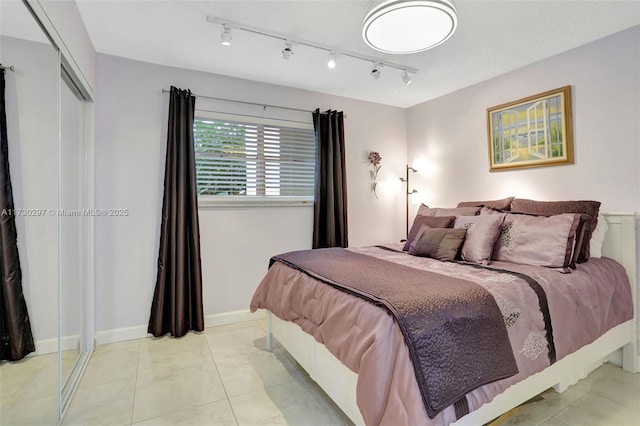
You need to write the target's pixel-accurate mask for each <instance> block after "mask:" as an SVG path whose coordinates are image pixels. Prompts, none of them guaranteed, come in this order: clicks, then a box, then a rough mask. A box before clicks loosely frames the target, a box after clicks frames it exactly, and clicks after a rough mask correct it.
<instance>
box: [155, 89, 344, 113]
mask: <svg viewBox="0 0 640 426" xmlns="http://www.w3.org/2000/svg"><path fill="white" fill-rule="evenodd" d="M162 93H171V90H167V89H162ZM192 95H193V96H195V97H196V98H205V99H213V100H216V101H224V102H235V103H238V104H245V105H255V106H261V107H262V109H263V110H266V109H267V108H279V109H288V110H290V111H300V112H310V113H313V112H314V111H309V110H306V109H300V108H291V107H285V106H280V105H270V104H261V103H258V102H248V101H239V100H237V99H227V98H216V97H214V96H205V95H198V94H196V93H192ZM344 118H347V114H344Z"/></svg>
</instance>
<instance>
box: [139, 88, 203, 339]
mask: <svg viewBox="0 0 640 426" xmlns="http://www.w3.org/2000/svg"><path fill="white" fill-rule="evenodd" d="M169 96H170V100H169V129H168V131H167V157H166V165H165V172H164V198H163V201H162V225H161V230H160V250H159V253H158V277H157V280H156V289H155V293H154V295H153V303H152V305H151V318H150V319H149V329H148V331H149V333H151V334H153V335H154V336H156V337H158V336H162V335H164V334H167V333H171V335H172V336H175V337H180V336H184V335H185V334H186V333H187V332H188V331H189V330H195V331H202V330H204V314H203V308H202V269H201V266H200V228H199V226H198V194H197V191H196V176H195V153H194V147H193V114H194V109H195V103H196V98H195V96H193V95H192V94H191V91H189V90H180V89H177V88H175V87H173V86H172V87H171V93H170V95H169Z"/></svg>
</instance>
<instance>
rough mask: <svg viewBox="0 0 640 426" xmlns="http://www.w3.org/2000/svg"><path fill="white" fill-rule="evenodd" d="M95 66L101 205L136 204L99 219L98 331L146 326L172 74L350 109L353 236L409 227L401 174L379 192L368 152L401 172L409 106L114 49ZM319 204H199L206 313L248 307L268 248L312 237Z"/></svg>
mask: <svg viewBox="0 0 640 426" xmlns="http://www.w3.org/2000/svg"><path fill="white" fill-rule="evenodd" d="M97 71H98V72H97V85H96V89H97V90H96V93H97V98H96V193H95V197H96V207H98V208H127V209H129V211H130V214H129V216H127V217H117V218H116V217H114V218H98V219H97V221H96V329H97V331H98V334H102V335H104V334H105V333H108V332H110V331H113V330H114V329H122V328H127V327H134V328H135V330H134V332H133V333H132V334H128V336H130V337H136V336H137V335H139V334H140V332H141V330H145V331H146V325H147V323H148V320H149V312H150V305H151V298H152V295H153V290H154V287H155V279H156V270H157V256H158V238H159V227H160V210H161V207H162V189H163V188H162V186H163V177H164V157H165V151H166V128H167V114H168V103H169V98H168V95H167V94H162V93H161V90H162V89H168V88H169V87H170V86H171V85H174V86H176V87H180V88H183V89H186V88H189V89H191V90H192V92H193V93H195V94H201V95H208V96H215V97H222V98H231V99H237V100H243V101H251V102H258V103H268V104H273V105H283V106H289V107H293V108H302V109H306V110H309V111H311V110H313V109H315V108H316V107H319V108H320V109H321V110H326V109H329V108H331V109H337V110H342V111H344V112H345V113H346V114H347V116H348V118H347V120H346V123H345V133H346V140H347V180H348V196H349V201H348V202H349V206H348V208H349V239H350V245H354V246H358V245H365V244H374V243H379V242H385V241H395V240H398V239H400V238H402V237H403V235H404V216H403V213H404V212H403V210H402V208H401V206H402V205H403V204H402V203H403V200H404V198H403V196H402V193H401V188H400V187H399V186H397V185H396V186H394V187H393V188H392V189H391V191H388V192H386V193H383V194H381V197H380V199H378V200H376V199H375V198H374V197H373V195H372V193H371V190H370V180H369V170H370V169H369V165H368V162H367V155H368V152H369V150H377V151H379V152H380V153H381V155H382V156H383V162H382V165H383V166H382V169H381V171H380V175H379V180H381V181H386V180H389V181H393V182H395V181H397V177H398V176H401V175H402V173H403V171H404V164H405V161H406V120H405V118H406V113H405V110H403V109H400V108H395V107H389V106H384V105H379V104H373V103H367V102H362V101H356V100H351V99H346V98H340V97H335V96H329V95H323V94H319V93H313V92H308V91H303V90H297V89H292V88H286V87H279V86H273V85H268V84H263V83H258V82H252V81H247V80H241V79H235V78H230V77H225V76H220V75H214V74H207V73H202V72H195V71H190V70H184V69H177V68H170V67H164V66H158V65H151V64H146V63H142V62H137V61H132V60H128V59H123V58H117V57H113V56H107V55H98V66H97ZM372 83H374V82H373V81H372ZM200 102H201V101H197V104H196V107H197V108H198V107H199V105H200ZM236 108H237V107H236ZM308 117H309V121H310V113H309V116H308ZM398 182H399V181H398ZM383 186H384V185H383ZM383 192H384V191H383ZM312 214H313V213H312V209H311V208H310V207H289V208H283V207H262V208H257V207H252V208H231V207H219V208H203V209H201V211H200V233H201V247H202V266H203V279H204V283H203V287H204V288H203V292H204V308H205V315H207V316H209V315H215V314H219V313H225V312H230V311H236V310H246V309H248V306H249V301H250V298H251V295H252V293H253V291H254V289H255V287H256V286H257V285H258V283H259V281H260V279H261V278H262V276H263V275H264V273H265V272H266V269H267V264H268V260H269V258H270V256H272V255H274V254H277V253H280V252H283V251H288V250H295V249H304V248H310V246H311V228H312V225H311V224H312ZM111 338H117V337H113V336H112V337H111ZM100 340H101V339H100V338H99V341H100ZM103 341H104V340H103Z"/></svg>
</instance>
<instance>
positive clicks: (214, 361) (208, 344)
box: [203, 329, 240, 425]
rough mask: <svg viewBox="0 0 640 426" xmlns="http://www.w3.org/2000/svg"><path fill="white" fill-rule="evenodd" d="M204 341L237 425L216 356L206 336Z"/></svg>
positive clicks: (234, 412)
mask: <svg viewBox="0 0 640 426" xmlns="http://www.w3.org/2000/svg"><path fill="white" fill-rule="evenodd" d="M205 330H206V329H205ZM205 332H206V331H205ZM203 334H204V333H203ZM205 341H206V342H207V348H209V355H211V360H212V361H213V366H214V367H215V369H216V374H218V378H219V379H220V384H221V385H222V390H223V391H224V395H225V397H226V398H227V404H229V408H230V409H231V414H233V419H234V420H235V422H236V425H239V424H240V422H238V416H237V415H236V410H234V409H233V405H232V404H231V399H230V398H229V393H228V392H227V387H226V386H225V384H224V380H222V375H221V374H220V369H219V368H218V363H217V362H216V357H215V356H214V355H213V351H212V350H211V344H210V343H209V339H207V337H206V336H205Z"/></svg>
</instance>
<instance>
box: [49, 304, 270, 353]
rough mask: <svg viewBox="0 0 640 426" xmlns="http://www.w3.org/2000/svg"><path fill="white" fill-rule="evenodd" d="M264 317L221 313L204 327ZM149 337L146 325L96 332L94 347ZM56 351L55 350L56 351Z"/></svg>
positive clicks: (261, 313)
mask: <svg viewBox="0 0 640 426" xmlns="http://www.w3.org/2000/svg"><path fill="white" fill-rule="evenodd" d="M265 317H266V313H265V311H264V309H261V310H259V311H257V312H255V313H251V312H250V311H249V310H248V309H245V310H241V311H231V312H223V313H220V314H213V315H207V316H206V317H205V318H204V326H205V328H208V327H216V326H219V325H227V324H234V323H237V322H243V321H255V320H259V319H262V318H265ZM149 336H151V335H150V334H149V333H147V326H146V325H139V326H134V327H124V328H116V329H113V330H104V331H98V332H97V333H96V338H95V341H96V345H105V344H107V343H115V342H123V341H125V340H134V339H141V338H143V337H149ZM56 350H57V349H56Z"/></svg>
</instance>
